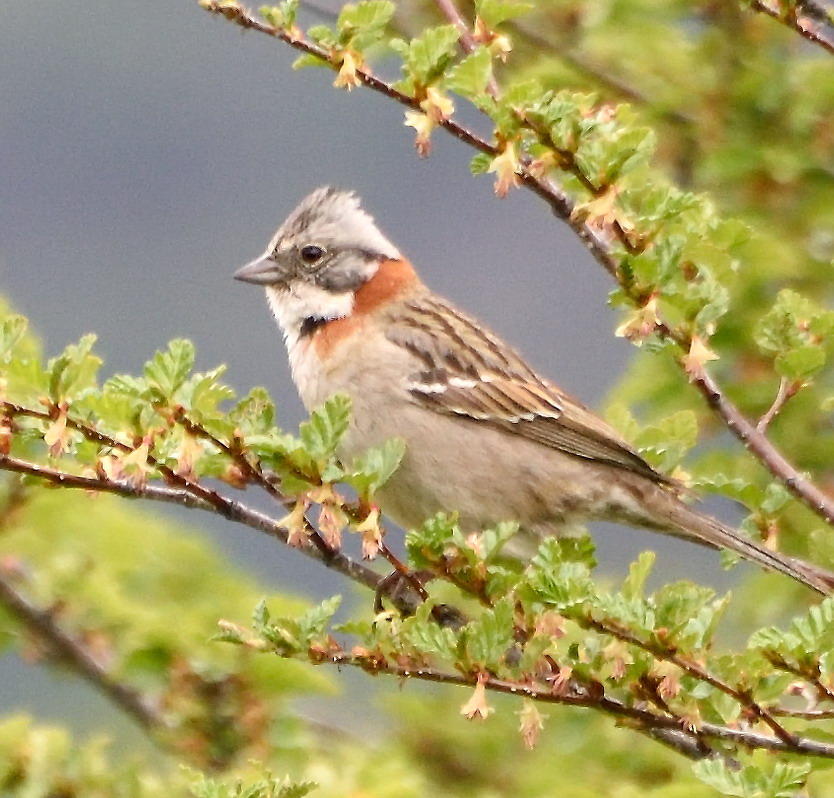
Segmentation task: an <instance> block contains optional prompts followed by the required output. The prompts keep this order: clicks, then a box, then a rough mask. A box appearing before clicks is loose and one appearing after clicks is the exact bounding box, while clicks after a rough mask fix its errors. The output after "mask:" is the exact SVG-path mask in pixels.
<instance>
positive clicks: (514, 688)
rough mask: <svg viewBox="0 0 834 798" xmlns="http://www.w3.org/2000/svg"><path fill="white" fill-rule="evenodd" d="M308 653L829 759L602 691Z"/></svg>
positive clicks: (822, 746) (807, 748) (794, 744)
mask: <svg viewBox="0 0 834 798" xmlns="http://www.w3.org/2000/svg"><path fill="white" fill-rule="evenodd" d="M311 659H312V661H313V662H316V663H322V664H332V665H336V666H343V665H347V666H350V667H354V668H361V669H362V670H364V671H367V672H369V673H372V674H379V673H382V674H388V675H391V676H397V677H398V678H400V679H419V680H421V681H426V682H435V683H439V684H453V685H457V686H460V687H477V686H478V684H482V685H483V686H484V687H485V688H486V689H487V690H490V691H492V692H496V693H504V694H507V695H513V696H521V697H524V698H529V699H531V700H533V701H540V702H542V703H547V704H564V705H567V706H575V707H585V708H592V709H597V710H599V711H601V712H604V713H606V714H608V715H612V716H614V717H618V718H623V719H627V720H629V721H631V723H632V724H636V725H637V726H638V727H639V728H641V729H644V730H655V729H665V730H672V731H674V732H675V733H676V734H677V735H684V736H686V737H689V738H690V740H692V741H693V743H694V741H696V740H697V737H698V736H702V737H706V738H708V739H713V740H726V741H730V742H733V743H735V744H737V745H741V746H744V747H746V748H749V749H757V748H759V749H764V750H769V751H784V752H790V753H795V754H805V755H806V756H818V757H824V758H826V759H834V744H830V743H823V742H818V741H817V740H811V739H808V738H804V737H792V738H791V740H790V741H786V740H782V739H780V738H779V737H771V736H769V735H766V734H759V733H757V732H753V731H749V730H747V729H734V728H731V727H729V726H721V725H719V724H715V723H700V724H698V725H697V726H695V725H689V726H688V727H687V728H682V727H681V719H680V718H678V717H675V716H671V717H670V716H668V715H660V714H658V713H655V712H651V711H649V710H646V709H640V708H638V707H633V706H628V705H627V704H624V703H622V702H621V701H618V700H616V699H614V698H609V697H607V696H606V695H604V694H600V695H592V694H590V693H588V692H586V691H583V692H582V693H580V694H575V693H567V694H560V693H555V692H553V690H552V689H543V688H539V687H534V686H531V685H530V684H527V683H522V682H512V681H507V680H505V679H497V678H494V677H492V676H489V675H488V674H484V673H481V674H479V675H476V676H464V675H461V674H457V673H449V672H446V671H440V670H436V669H433V668H409V667H406V666H403V665H397V664H394V663H391V662H388V661H387V660H382V659H381V658H380V657H378V656H376V655H374V654H371V655H370V656H356V655H354V654H347V653H343V652H337V653H332V654H327V655H325V656H322V657H321V658H317V657H315V656H313V657H311Z"/></svg>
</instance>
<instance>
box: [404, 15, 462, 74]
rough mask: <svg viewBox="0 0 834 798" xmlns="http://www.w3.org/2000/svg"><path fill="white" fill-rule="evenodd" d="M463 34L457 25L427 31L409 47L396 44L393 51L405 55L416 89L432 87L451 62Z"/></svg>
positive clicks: (411, 42) (408, 70)
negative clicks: (418, 87)
mask: <svg viewBox="0 0 834 798" xmlns="http://www.w3.org/2000/svg"><path fill="white" fill-rule="evenodd" d="M459 36H460V34H459V33H458V29H457V28H456V27H455V26H454V25H441V26H439V27H436V28H427V29H426V30H425V31H424V32H423V35H422V36H419V37H418V38H416V39H412V40H411V41H410V42H408V43H407V44H404V43H401V42H398V41H394V42H391V46H392V48H393V49H394V50H395V51H397V52H399V53H400V54H401V55H402V56H403V60H404V62H405V63H404V64H403V69H404V71H405V73H406V77H407V78H408V79H409V80H410V81H411V82H412V83H413V84H414V85H416V86H429V85H431V84H432V83H433V82H434V81H435V80H437V78H439V77H440V76H441V75H442V74H443V73H444V71H445V70H446V68H447V67H448V66H449V65H450V64H451V63H452V61H453V59H454V57H455V54H456V53H457V47H458V38H459Z"/></svg>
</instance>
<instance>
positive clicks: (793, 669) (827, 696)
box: [764, 651, 834, 702]
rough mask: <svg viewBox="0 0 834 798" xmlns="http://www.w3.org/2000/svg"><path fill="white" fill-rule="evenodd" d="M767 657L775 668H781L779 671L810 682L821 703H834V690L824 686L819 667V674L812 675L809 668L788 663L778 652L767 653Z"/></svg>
mask: <svg viewBox="0 0 834 798" xmlns="http://www.w3.org/2000/svg"><path fill="white" fill-rule="evenodd" d="M764 654H765V656H766V657H767V659H768V661H769V662H770V663H771V664H772V665H773V667H775V668H779V670H782V671H785V673H790V674H793V675H794V676H798V677H799V678H800V679H802V680H803V681H805V682H808V684H809V685H811V687H813V688H814V691H815V692H816V694H817V696H818V697H819V699H820V700H821V701H831V702H834V690H832V689H831V688H830V687H829V686H828V685H826V684H823V682H822V681H821V680H820V678H819V667H817V673H811V672H809V671H808V669H807V668H802V667H801V666H799V665H795V664H794V663H792V662H788V661H787V660H786V659H785V658H784V657H783V656H782V655H781V654H779V653H777V652H776V651H766V652H764Z"/></svg>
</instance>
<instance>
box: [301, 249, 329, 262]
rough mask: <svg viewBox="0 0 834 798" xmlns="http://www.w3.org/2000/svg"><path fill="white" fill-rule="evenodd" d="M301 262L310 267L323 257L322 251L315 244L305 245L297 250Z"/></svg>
mask: <svg viewBox="0 0 834 798" xmlns="http://www.w3.org/2000/svg"><path fill="white" fill-rule="evenodd" d="M299 254H300V255H301V260H303V261H304V262H305V263H308V264H310V265H312V264H314V263H318V261H320V260H321V259H322V258H323V257H324V249H323V248H322V247H319V246H317V245H316V244H307V246H304V247H301V249H300V250H299Z"/></svg>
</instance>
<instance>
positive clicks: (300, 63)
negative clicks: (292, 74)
mask: <svg viewBox="0 0 834 798" xmlns="http://www.w3.org/2000/svg"><path fill="white" fill-rule="evenodd" d="M306 67H328V68H329V67H330V62H329V61H327V60H325V59H324V58H319V57H318V56H317V55H313V54H312V53H304V55H300V56H298V58H296V59H295V61H293V62H292V68H293V69H305V68H306Z"/></svg>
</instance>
